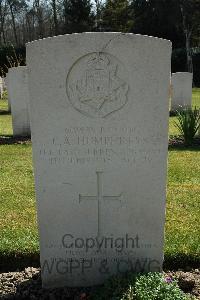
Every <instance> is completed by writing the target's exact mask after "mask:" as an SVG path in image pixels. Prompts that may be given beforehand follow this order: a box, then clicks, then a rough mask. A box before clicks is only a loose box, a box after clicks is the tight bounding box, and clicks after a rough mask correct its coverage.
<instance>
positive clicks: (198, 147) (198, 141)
mask: <svg viewBox="0 0 200 300" xmlns="http://www.w3.org/2000/svg"><path fill="white" fill-rule="evenodd" d="M168 149H169V150H175V151H200V136H197V137H195V138H194V141H193V144H192V145H189V146H186V145H185V144H184V140H183V138H182V137H180V136H170V137H169V147H168Z"/></svg>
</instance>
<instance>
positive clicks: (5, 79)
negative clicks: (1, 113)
mask: <svg viewBox="0 0 200 300" xmlns="http://www.w3.org/2000/svg"><path fill="white" fill-rule="evenodd" d="M4 82H5V89H6V90H7V94H8V96H7V97H8V111H9V112H11V103H10V102H11V101H10V93H9V87H8V74H7V76H6V77H5V78H4Z"/></svg>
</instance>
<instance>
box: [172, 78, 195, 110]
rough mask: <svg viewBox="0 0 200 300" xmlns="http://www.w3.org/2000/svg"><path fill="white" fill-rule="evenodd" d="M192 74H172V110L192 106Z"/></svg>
mask: <svg viewBox="0 0 200 300" xmlns="http://www.w3.org/2000/svg"><path fill="white" fill-rule="evenodd" d="M192 77H193V75H192V73H189V72H177V73H173V74H172V98H171V110H172V111H175V110H178V109H180V108H181V107H182V108H184V107H191V105H192Z"/></svg>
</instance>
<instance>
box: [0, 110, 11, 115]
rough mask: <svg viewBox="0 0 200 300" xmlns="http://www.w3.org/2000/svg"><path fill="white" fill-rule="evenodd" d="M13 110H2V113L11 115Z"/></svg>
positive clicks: (0, 112)
mask: <svg viewBox="0 0 200 300" xmlns="http://www.w3.org/2000/svg"><path fill="white" fill-rule="evenodd" d="M10 114H11V112H10V111H8V110H0V115H10Z"/></svg>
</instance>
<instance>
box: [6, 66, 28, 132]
mask: <svg viewBox="0 0 200 300" xmlns="http://www.w3.org/2000/svg"><path fill="white" fill-rule="evenodd" d="M7 77H8V78H7V84H8V86H7V88H8V98H9V101H10V103H11V113H12V125H13V135H14V136H29V135H30V134H31V130H30V118H29V90H28V74H27V67H15V68H10V69H9V72H8V75H7Z"/></svg>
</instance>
